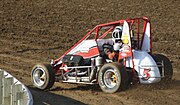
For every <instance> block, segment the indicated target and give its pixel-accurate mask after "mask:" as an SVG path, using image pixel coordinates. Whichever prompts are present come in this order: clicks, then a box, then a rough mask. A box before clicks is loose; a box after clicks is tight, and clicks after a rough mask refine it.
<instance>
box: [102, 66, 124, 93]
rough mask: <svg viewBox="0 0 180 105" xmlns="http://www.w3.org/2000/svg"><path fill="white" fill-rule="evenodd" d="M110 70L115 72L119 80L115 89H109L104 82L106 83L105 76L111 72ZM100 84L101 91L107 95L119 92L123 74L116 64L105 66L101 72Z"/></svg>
mask: <svg viewBox="0 0 180 105" xmlns="http://www.w3.org/2000/svg"><path fill="white" fill-rule="evenodd" d="M110 69H112V70H113V71H114V73H115V75H116V79H117V82H116V85H115V86H114V87H113V88H108V87H107V86H106V84H105V82H104V81H105V80H104V74H105V72H106V71H107V70H110ZM98 82H99V86H100V87H101V89H102V90H103V91H104V92H106V93H114V92H116V91H118V90H119V88H120V85H121V73H120V70H119V68H118V66H117V65H115V64H114V63H109V64H105V65H104V66H103V67H102V68H101V69H100V71H99V74H98Z"/></svg>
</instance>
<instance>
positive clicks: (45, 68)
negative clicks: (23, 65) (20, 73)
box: [31, 64, 50, 90]
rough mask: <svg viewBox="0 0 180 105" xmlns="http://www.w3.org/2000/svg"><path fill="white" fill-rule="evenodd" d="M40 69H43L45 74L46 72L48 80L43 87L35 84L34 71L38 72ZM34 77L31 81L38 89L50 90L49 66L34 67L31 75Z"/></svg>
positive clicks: (38, 65)
mask: <svg viewBox="0 0 180 105" xmlns="http://www.w3.org/2000/svg"><path fill="white" fill-rule="evenodd" d="M38 68H41V69H43V70H44V72H45V75H46V80H45V83H44V84H43V85H42V86H38V85H36V84H35V83H34V77H33V74H34V71H35V70H36V69H38ZM31 75H32V76H31V80H32V83H33V85H34V86H35V87H37V88H39V89H42V90H43V89H47V88H48V84H49V82H50V77H49V76H50V73H49V70H48V68H47V66H45V65H44V64H37V65H35V66H34V67H33V69H32V74H31Z"/></svg>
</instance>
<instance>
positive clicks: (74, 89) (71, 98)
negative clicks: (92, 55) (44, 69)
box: [0, 0, 180, 105]
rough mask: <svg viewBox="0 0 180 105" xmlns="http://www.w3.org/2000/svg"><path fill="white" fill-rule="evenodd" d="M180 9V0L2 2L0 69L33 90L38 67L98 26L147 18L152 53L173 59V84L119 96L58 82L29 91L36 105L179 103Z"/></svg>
mask: <svg viewBox="0 0 180 105" xmlns="http://www.w3.org/2000/svg"><path fill="white" fill-rule="evenodd" d="M179 10H180V1H179V0H159V1H158V2H157V0H135V1H133V2H132V0H103V1H100V0H86V1H85V0H67V1H64V0H35V1H32V0H3V1H1V3H0V36H1V37H0V49H1V50H0V68H3V69H5V70H7V71H8V72H10V73H11V74H12V75H14V76H15V77H16V78H18V79H19V80H21V81H22V82H23V83H25V84H26V85H27V86H30V87H31V81H30V72H31V68H32V67H33V65H34V64H36V63H37V62H42V63H49V62H50V60H51V59H56V58H58V57H60V55H61V54H63V53H64V52H65V51H66V50H67V49H68V48H69V47H71V46H72V45H73V44H74V43H76V42H77V41H78V40H79V39H80V38H81V37H82V36H84V35H85V34H86V33H87V32H88V30H89V29H92V28H93V27H94V26H95V25H97V24H100V23H106V22H110V21H115V20H120V19H126V18H134V17H143V16H147V17H149V18H150V19H151V22H152V28H153V30H152V33H153V51H154V53H163V54H165V55H167V56H168V57H169V58H170V59H171V61H172V64H173V69H174V76H173V81H171V82H170V83H158V84H153V85H133V86H131V87H130V88H129V89H128V90H126V91H124V92H119V93H115V94H105V93H103V92H102V91H101V90H100V88H99V87H98V86H86V85H76V84H60V83H56V84H55V86H54V88H53V89H52V90H50V91H49V92H42V91H39V90H36V89H33V88H31V90H32V92H33V95H34V102H35V104H37V105H39V104H51V105H55V104H78V105H79V104H118V105H121V104H122V105H123V104H125V105H127V104H128V105H131V104H133V105H134V104H135V105H137V104H139V105H144V104H147V105H152V104H159V105H164V104H167V105H177V104H178V103H180V100H179V99H180V72H179V70H180V65H179V63H180V61H179V59H180V50H179V49H180V30H179V29H180V26H179V24H180V11H179ZM55 99H57V100H58V101H57V100H55ZM62 99H63V100H62ZM64 100H65V101H64Z"/></svg>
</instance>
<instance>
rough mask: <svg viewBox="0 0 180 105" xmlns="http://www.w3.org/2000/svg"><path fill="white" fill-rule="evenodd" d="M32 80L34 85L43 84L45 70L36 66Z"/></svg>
mask: <svg viewBox="0 0 180 105" xmlns="http://www.w3.org/2000/svg"><path fill="white" fill-rule="evenodd" d="M33 81H34V84H35V85H36V86H43V85H44V84H45V82H46V72H45V71H44V69H43V68H36V69H35V70H34V72H33Z"/></svg>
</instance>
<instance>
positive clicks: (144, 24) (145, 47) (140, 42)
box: [54, 17, 152, 64]
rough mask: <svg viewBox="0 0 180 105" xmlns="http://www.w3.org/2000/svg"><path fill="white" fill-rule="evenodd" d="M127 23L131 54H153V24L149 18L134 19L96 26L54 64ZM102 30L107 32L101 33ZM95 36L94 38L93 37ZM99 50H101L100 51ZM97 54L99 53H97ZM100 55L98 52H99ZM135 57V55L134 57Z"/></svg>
mask: <svg viewBox="0 0 180 105" xmlns="http://www.w3.org/2000/svg"><path fill="white" fill-rule="evenodd" d="M124 21H126V22H127V23H128V25H129V33H130V37H131V38H130V40H131V43H130V44H131V46H132V49H131V52H132V50H133V49H135V50H142V51H146V52H148V53H150V54H151V53H152V33H151V24H150V21H149V19H148V18H147V17H143V18H133V19H125V20H118V21H115V22H110V23H105V24H100V25H97V26H95V27H94V28H93V29H92V30H91V31H89V32H88V33H87V34H86V35H85V36H84V37H83V38H82V39H80V40H79V41H78V42H77V43H76V44H75V45H74V46H72V47H71V48H70V49H69V50H67V51H66V52H65V53H64V54H63V55H62V56H61V57H60V58H58V59H56V60H55V61H54V64H56V63H57V62H59V61H60V60H61V59H62V58H63V57H64V56H65V55H67V54H68V53H69V52H70V51H72V50H73V49H74V48H75V47H77V46H78V45H79V44H80V43H82V42H83V41H85V40H87V39H88V38H89V37H91V38H92V39H93V40H94V41H95V42H96V43H97V41H98V40H100V39H103V38H105V37H106V36H107V35H108V34H109V33H110V32H111V31H113V30H114V28H115V27H116V26H119V25H123V23H124ZM101 30H105V31H103V32H101ZM93 35H94V36H93ZM98 50H99V49H98ZM96 52H97V51H96ZM97 53H98V52H97ZM132 57H133V55H132Z"/></svg>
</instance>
